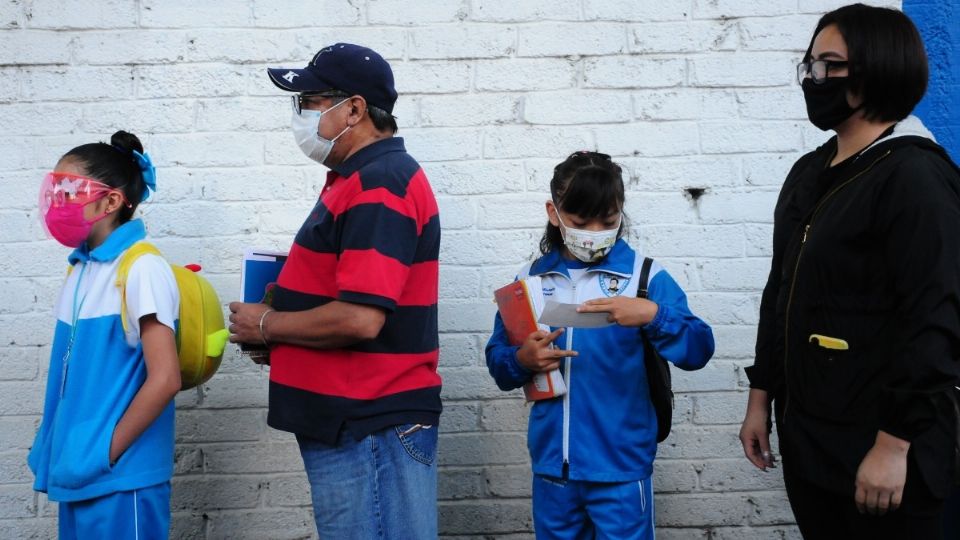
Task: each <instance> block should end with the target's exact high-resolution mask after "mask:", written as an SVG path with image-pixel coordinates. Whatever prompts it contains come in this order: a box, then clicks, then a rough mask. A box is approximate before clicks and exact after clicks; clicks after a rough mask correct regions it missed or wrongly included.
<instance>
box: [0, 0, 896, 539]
mask: <svg viewBox="0 0 960 540" xmlns="http://www.w3.org/2000/svg"><path fill="white" fill-rule="evenodd" d="M843 3H845V1H843V0H775V1H769V2H761V3H757V2H752V1H748V0H719V1H718V0H680V1H670V2H663V1H660V0H556V1H546V0H536V1H523V2H516V1H504V0H451V1H440V0H424V1H406V0H404V1H401V0H350V1H346V0H320V1H315V2H296V1H293V0H227V1H223V2H216V3H213V2H195V1H187V0H162V1H161V0H109V1H102V2H83V1H79V0H67V1H55V0H33V1H29V2H24V1H21V0H5V1H2V2H0V66H2V67H0V119H2V126H3V133H2V134H0V149H2V150H0V230H3V235H2V238H0V249H2V250H3V253H4V257H2V258H0V289H2V290H3V291H5V294H4V301H3V303H2V304H0V538H49V537H52V536H53V535H54V531H55V516H56V505H55V504H52V503H50V502H49V501H47V499H46V497H45V496H43V495H37V494H34V493H33V491H32V490H31V489H30V482H31V480H32V478H31V476H30V474H29V472H28V471H27V468H26V465H25V457H26V453H27V450H28V447H29V445H30V444H31V441H32V436H33V432H34V430H35V429H36V425H37V423H38V421H39V413H40V410H41V406H42V391H43V386H44V381H45V379H46V370H47V355H48V354H49V341H50V335H51V328H52V324H51V323H52V321H51V320H50V317H49V312H50V308H51V305H52V302H53V296H54V294H55V291H56V288H57V286H58V284H59V283H60V276H61V274H62V272H63V269H64V256H65V255H66V253H67V250H66V249H64V248H61V247H59V246H58V245H57V244H56V243H55V242H53V241H51V240H46V239H44V238H43V236H42V232H41V228H40V227H39V226H38V225H37V221H36V213H37V210H36V207H35V204H36V195H35V189H36V185H37V183H38V182H39V179H40V177H41V175H42V174H43V172H44V171H46V170H49V169H50V168H51V167H52V166H53V164H54V163H55V162H56V160H57V158H58V157H59V156H60V155H61V154H62V153H64V152H65V151H66V150H68V149H69V148H71V147H73V146H75V145H77V144H81V143H86V142H90V141H95V140H103V139H106V138H108V137H109V135H110V134H111V133H112V132H113V131H114V130H115V129H118V128H123V129H127V130H130V131H133V132H134V133H136V134H138V135H140V136H141V138H142V139H143V140H144V142H145V144H146V147H147V149H148V150H149V152H150V153H151V155H152V156H153V157H154V159H155V160H156V161H157V163H158V164H159V187H160V190H159V192H158V194H157V197H156V200H155V201H154V202H152V203H151V204H148V205H147V206H146V207H145V208H144V211H143V213H144V215H145V219H146V221H147V223H148V226H149V228H150V231H151V233H152V235H153V237H154V239H155V240H156V241H157V243H158V244H159V245H160V247H161V248H162V249H164V250H165V251H166V253H167V254H168V255H169V257H170V258H171V259H173V260H175V261H178V262H181V263H185V262H199V263H201V264H202V265H204V267H205V271H206V273H207V275H208V276H209V277H210V278H211V281H213V282H214V284H215V286H216V287H217V288H218V289H219V291H220V294H221V297H222V299H223V300H224V301H229V300H231V299H233V298H235V297H236V294H235V292H236V289H237V288H238V283H237V281H238V275H237V267H238V263H239V255H240V252H241V248H242V247H244V246H246V245H260V246H266V247H287V246H289V243H290V241H291V239H292V237H293V234H294V232H295V230H296V228H297V227H298V226H299V224H300V221H301V219H302V218H303V216H304V214H305V212H306V211H307V210H308V208H309V207H310V206H311V201H312V199H313V197H315V196H316V193H317V190H318V188H319V186H320V185H321V183H322V181H323V171H322V170H321V169H320V168H319V167H318V166H316V165H313V164H312V163H311V162H309V161H307V160H306V159H305V158H304V157H303V156H302V155H301V154H300V151H299V150H298V149H297V148H296V147H295V146H294V144H293V141H292V139H291V137H290V135H289V133H288V128H287V125H288V110H289V109H288V101H287V98H286V96H284V95H281V94H280V93H279V92H278V91H276V90H275V89H274V87H273V86H272V85H271V84H270V83H269V81H268V80H267V78H266V76H265V73H264V68H265V67H266V66H277V65H282V66H301V65H303V64H304V63H305V62H306V60H308V59H309V58H310V57H311V56H312V54H313V53H314V52H315V50H316V49H318V48H319V47H321V46H323V45H326V44H328V43H330V42H334V41H353V42H358V43H363V44H366V45H369V46H372V47H374V48H375V49H377V50H378V51H379V52H381V53H382V54H383V55H384V56H385V57H387V58H388V59H390V60H391V61H392V64H393V66H394V71H395V74H396V79H397V87H398V89H399V91H400V93H401V98H400V102H399V103H398V105H397V116H398V117H399V124H400V126H401V133H400V135H402V136H404V137H405V138H406V140H407V145H408V148H409V149H410V151H411V153H412V154H413V155H414V156H416V157H417V158H418V159H419V160H420V161H421V162H422V163H423V165H424V168H425V169H426V171H427V173H428V175H429V177H430V179H431V181H432V182H433V185H434V188H435V190H436V192H437V195H438V199H439V202H440V206H441V210H442V224H443V226H444V235H443V247H442V250H441V263H442V265H441V307H440V316H441V331H442V335H441V338H440V342H441V370H442V372H443V375H444V377H445V385H444V398H445V407H446V410H445V413H444V416H443V422H442V426H441V446H440V458H439V460H440V497H441V500H440V502H439V504H440V519H441V523H440V527H441V532H442V534H443V536H444V537H447V538H451V539H453V538H457V539H466V538H491V537H495V538H505V539H508V540H509V539H513V540H519V539H526V538H531V537H532V533H531V530H532V521H531V516H530V503H529V497H530V473H529V470H528V467H527V463H528V458H527V450H526V446H525V424H526V415H527V412H528V410H529V408H528V407H526V406H525V405H524V404H523V403H522V401H521V400H520V398H519V395H518V394H517V393H510V394H504V393H501V392H500V391H498V390H497V389H496V387H495V385H494V384H493V382H492V380H491V379H490V378H489V376H488V375H487V374H486V368H485V367H484V361H483V346H484V344H485V342H486V338H487V335H488V332H489V330H490V326H491V322H492V314H493V310H494V308H493V304H492V303H491V301H490V296H491V294H490V293H491V291H492V290H493V289H494V288H496V287H498V286H499V285H501V284H503V283H504V282H505V281H507V280H508V279H510V277H511V276H512V273H513V271H514V270H515V268H516V267H517V266H518V265H519V264H521V263H522V262H523V261H524V260H526V259H527V258H528V257H529V256H530V255H531V254H533V253H534V251H535V249H536V241H537V239H538V238H539V234H540V230H541V227H542V224H543V218H544V216H543V201H544V200H545V199H546V197H547V194H546V187H547V183H548V180H549V174H550V171H551V168H552V167H553V165H554V164H555V163H556V162H557V161H558V160H560V159H561V158H562V157H564V156H565V155H566V154H568V153H569V152H571V151H573V150H578V149H585V148H597V149H599V150H601V151H604V152H608V153H611V154H613V155H614V156H615V157H616V159H617V160H618V161H620V162H621V163H622V164H623V165H624V168H625V171H626V172H627V174H628V181H629V186H628V189H629V194H628V211H629V213H630V216H631V218H632V220H633V224H634V230H633V231H632V232H631V239H632V240H633V241H634V242H635V243H637V244H639V245H640V247H643V248H645V249H646V250H647V251H648V252H649V253H650V254H651V255H653V256H654V257H658V258H660V260H662V261H663V263H664V264H665V265H666V266H667V267H668V268H669V269H670V270H671V271H672V273H673V274H674V275H675V276H676V277H677V279H678V280H679V281H680V282H681V283H682V284H683V285H684V286H685V287H686V288H687V290H688V292H689V293H690V301H691V304H692V305H693V307H694V309H695V310H696V311H698V312H699V313H700V314H701V315H702V316H703V317H704V318H705V319H706V320H707V321H708V322H710V323H711V324H712V325H713V326H714V329H715V334H716V337H717V356H716V359H715V360H714V361H713V362H712V363H711V364H710V365H709V366H708V367H707V368H705V369H704V370H702V371H700V372H696V373H677V374H676V379H675V388H676V390H677V391H678V396H677V412H676V418H677V425H676V427H675V431H674V433H673V435H672V436H671V437H670V438H669V439H668V440H667V441H666V442H665V443H664V444H663V445H661V447H660V457H659V459H658V462H657V476H656V480H655V485H656V490H657V523H658V525H659V527H660V529H659V531H658V536H659V537H660V538H665V539H681V538H713V539H734V538H736V539H769V538H797V537H798V536H799V535H798V532H797V530H796V528H795V527H794V526H793V525H792V524H791V523H792V516H791V514H790V511H789V506H788V504H787V502H786V498H785V495H784V493H783V491H782V488H781V486H782V484H781V477H780V474H779V472H778V471H773V472H768V473H760V472H757V471H755V470H753V469H752V468H751V467H750V466H749V465H748V464H747V462H746V461H745V460H744V459H743V458H742V452H741V450H740V447H739V443H738V441H737V430H738V428H739V421H740V419H741V415H742V412H743V409H744V404H745V396H746V394H745V391H746V379H745V377H744V375H743V367H744V366H746V365H749V363H750V361H751V358H752V349H753V340H754V337H755V333H756V323H757V309H758V304H759V291H760V289H761V287H762V286H763V284H764V281H765V278H766V274H767V270H768V265H769V261H768V257H769V255H770V249H769V244H770V235H771V230H772V227H771V216H772V210H773V204H774V202H775V200H776V195H777V191H778V189H779V186H780V183H781V182H782V180H783V177H784V175H785V174H786V171H787V170H788V169H789V167H790V165H791V164H792V162H793V161H794V160H795V159H796V158H797V157H798V156H799V155H800V154H801V153H802V152H804V151H805V150H807V149H809V148H811V147H814V146H816V145H817V144H818V143H819V142H820V141H822V140H823V139H824V138H825V136H824V135H823V134H822V133H820V132H819V131H818V130H816V129H813V128H811V127H810V126H809V125H808V124H807V123H806V121H805V114H804V110H803V104H802V99H801V97H800V92H799V90H798V89H797V87H796V85H795V82H794V67H793V66H794V65H795V63H796V62H797V61H798V60H799V57H800V51H802V50H803V49H804V48H805V46H806V44H807V40H808V39H809V37H810V36H809V33H810V31H811V30H812V28H813V26H814V24H815V22H816V19H817V17H818V16H819V14H821V13H822V12H824V11H826V10H829V9H832V8H835V7H838V6H839V5H842V4H843ZM874 3H877V4H881V5H893V6H898V5H899V2H897V1H894V0H875V1H874ZM686 188H704V189H705V190H706V191H705V193H704V195H703V196H702V197H701V198H700V199H699V200H697V201H693V200H692V199H691V198H690V197H689V196H688V194H686V192H685V190H686ZM266 387H267V373H266V372H265V371H261V370H260V369H259V368H257V367H255V366H253V365H251V364H250V363H249V362H247V361H245V360H244V359H242V358H240V357H239V356H238V355H237V354H236V352H235V351H233V350H231V351H230V352H229V353H228V354H227V358H226V359H225V362H224V365H223V368H222V369H221V372H220V373H219V374H218V375H217V377H216V378H214V379H213V380H212V381H211V382H210V383H209V384H207V385H206V387H205V388H204V395H203V396H202V397H201V396H198V394H196V393H194V392H185V393H183V394H182V395H180V396H178V398H177V402H178V417H177V475H176V477H175V478H174V481H173V483H174V492H173V510H174V521H173V523H174V524H173V529H174V530H173V537H174V538H210V539H213V538H305V537H311V536H313V534H314V533H313V532H312V531H313V525H312V521H311V515H310V509H309V497H308V488H307V484H306V481H305V478H304V475H303V473H302V465H301V462H300V459H299V455H298V453H297V449H296V445H295V443H293V441H292V438H291V436H290V435H289V434H286V433H281V432H277V431H273V430H271V429H269V428H267V427H266V424H265V419H266V410H265V403H266Z"/></svg>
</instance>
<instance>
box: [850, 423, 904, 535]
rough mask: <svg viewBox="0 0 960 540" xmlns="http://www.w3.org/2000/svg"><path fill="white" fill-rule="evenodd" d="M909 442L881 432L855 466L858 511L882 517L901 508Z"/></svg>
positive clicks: (855, 496)
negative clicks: (858, 464)
mask: <svg viewBox="0 0 960 540" xmlns="http://www.w3.org/2000/svg"><path fill="white" fill-rule="evenodd" d="M908 450H910V443H909V442H907V441H905V440H903V439H899V438H897V437H894V436H893V435H890V434H888V433H885V432H883V431H880V432H878V433H877V440H876V442H875V443H874V444H873V448H871V449H870V451H869V452H867V455H866V456H864V457H863V461H861V462H860V468H859V469H857V481H856V487H857V491H856V494H855V495H854V500H855V502H856V503H857V510H859V511H860V513H861V514H872V515H875V516H882V515H884V514H886V513H887V512H892V511H894V510H896V509H897V508H899V507H900V501H901V500H903V485H904V484H905V483H906V482H907V451H908Z"/></svg>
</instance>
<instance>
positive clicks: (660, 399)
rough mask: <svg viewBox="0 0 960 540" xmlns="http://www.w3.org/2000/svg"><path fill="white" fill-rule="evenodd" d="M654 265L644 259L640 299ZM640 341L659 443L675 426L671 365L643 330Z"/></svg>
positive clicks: (638, 288) (638, 290)
mask: <svg viewBox="0 0 960 540" xmlns="http://www.w3.org/2000/svg"><path fill="white" fill-rule="evenodd" d="M652 265H653V259H651V258H650V257H646V258H644V259H643V266H642V267H641V269H640V279H639V283H638V284H637V297H638V298H647V292H648V291H647V287H649V286H650V283H649V282H650V267H651V266H652ZM640 339H642V340H643V364H644V367H645V368H646V370H647V383H648V384H649V385H650V401H651V402H652V403H653V410H654V411H656V413H657V442H658V443H659V442H663V440H664V439H666V438H667V436H669V435H670V427H671V426H672V425H673V387H672V383H671V379H670V365H669V364H667V361H666V360H664V359H663V357H662V356H660V353H658V352H657V350H656V349H655V348H654V347H653V344H652V343H650V340H649V339H648V338H647V336H646V334H644V333H643V330H642V329H641V330H640Z"/></svg>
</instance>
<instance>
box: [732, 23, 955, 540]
mask: <svg viewBox="0 0 960 540" xmlns="http://www.w3.org/2000/svg"><path fill="white" fill-rule="evenodd" d="M798 82H799V84H800V91H802V92H803V96H804V99H805V101H806V109H807V114H808V116H809V118H810V122H811V123H812V124H814V125H815V126H817V127H819V128H820V129H823V130H832V131H834V132H835V133H836V136H834V137H831V138H830V139H829V140H827V141H826V142H825V143H824V144H823V145H822V146H820V147H819V148H817V149H816V150H814V151H813V152H810V153H809V154H807V155H805V156H803V157H801V158H800V160H798V161H797V162H796V164H795V165H794V166H793V168H792V169H791V171H790V173H789V175H788V176H787V178H786V181H785V182H784V184H783V188H782V189H781V192H780V198H779V200H778V201H777V205H776V208H775V211H774V227H773V250H772V253H773V258H772V264H771V268H770V274H769V279H768V281H767V284H766V287H765V288H764V291H763V297H762V300H761V304H760V321H759V331H758V334H757V344H756V359H755V362H754V365H753V366H750V367H748V368H747V369H746V374H747V376H748V378H749V380H750V394H749V401H748V405H747V413H746V416H745V418H744V421H743V424H742V427H741V431H740V440H741V443H742V445H743V449H744V453H745V454H746V456H747V458H748V459H749V460H750V462H751V463H753V464H754V465H755V466H756V467H758V468H760V469H764V470H766V469H767V468H769V467H772V466H773V465H774V462H775V460H774V457H773V454H772V450H773V449H771V448H770V431H771V428H772V424H773V423H774V420H775V423H776V426H777V431H778V434H779V440H780V447H779V450H780V454H781V457H782V462H783V476H784V481H785V484H786V489H787V496H788V498H789V499H790V504H791V507H792V509H793V512H794V515H795V517H796V519H797V523H798V525H799V528H800V532H801V533H802V534H803V535H804V537H805V538H876V539H880V538H939V537H940V518H939V514H940V512H941V511H942V508H943V498H944V497H945V496H946V495H947V494H948V493H949V491H950V489H951V487H952V484H953V482H952V480H953V473H954V456H955V447H956V443H955V441H956V425H957V424H956V422H957V419H956V414H955V412H954V411H955V410H956V409H955V406H954V404H955V403H956V391H955V387H956V386H957V384H958V374H960V363H958V361H957V358H958V354H957V351H960V234H957V231H960V169H958V168H957V167H956V165H955V164H954V163H953V162H952V161H951V160H950V158H949V157H948V156H947V153H946V152H945V151H944V149H943V148H942V147H940V146H939V145H938V144H936V142H934V140H933V136H932V135H931V133H930V132H929V131H927V130H926V128H924V127H923V124H922V123H921V122H920V120H919V119H917V118H916V117H913V116H909V115H910V112H911V111H912V110H913V108H914V106H915V105H916V104H917V103H918V102H919V101H920V99H921V98H922V97H923V94H924V92H925V90H926V86H927V58H926V54H925V52H924V47H923V42H922V41H921V38H920V34H919V33H918V32H917V29H916V27H914V25H913V23H912V22H911V21H910V19H909V18H908V17H907V16H906V15H904V14H903V13H902V12H900V11H897V10H893V9H887V8H879V7H871V6H865V5H862V4H855V5H850V6H846V7H842V8H840V9H837V10H835V11H832V12H830V13H827V14H826V15H824V16H823V17H822V18H821V19H820V21H819V23H818V24H817V26H816V28H815V29H814V32H813V34H812V37H811V41H810V44H809V46H808V48H807V51H806V53H805V54H804V56H803V61H802V62H801V63H800V65H799V66H798Z"/></svg>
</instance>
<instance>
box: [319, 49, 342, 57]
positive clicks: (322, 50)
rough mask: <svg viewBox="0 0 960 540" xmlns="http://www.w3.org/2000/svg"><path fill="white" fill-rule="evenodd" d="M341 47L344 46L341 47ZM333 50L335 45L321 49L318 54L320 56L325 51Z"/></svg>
mask: <svg viewBox="0 0 960 540" xmlns="http://www.w3.org/2000/svg"><path fill="white" fill-rule="evenodd" d="M340 48H341V49H342V48H343V47H340ZM328 52H333V47H327V48H326V49H320V52H318V53H317V56H320V55H321V54H323V53H328Z"/></svg>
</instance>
